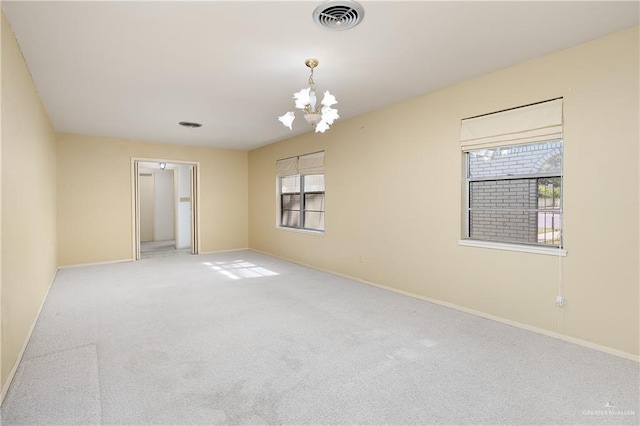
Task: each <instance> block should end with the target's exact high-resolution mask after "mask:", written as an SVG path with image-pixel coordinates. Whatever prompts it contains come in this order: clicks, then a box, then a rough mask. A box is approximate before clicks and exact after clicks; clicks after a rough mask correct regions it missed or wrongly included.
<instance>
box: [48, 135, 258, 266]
mask: <svg viewBox="0 0 640 426" xmlns="http://www.w3.org/2000/svg"><path fill="white" fill-rule="evenodd" d="M131 157H140V158H151V159H165V160H173V161H191V162H199V163H200V236H201V251H202V252H208V251H216V250H228V249H238V248H245V247H247V245H248V235H247V210H248V207H247V205H248V200H247V153H246V152H244V151H234V150H225V149H214V148H201V147H192V146H191V147H190V146H182V145H171V144H158V143H148V142H140V141H131V140H124V139H113V138H104V137H92V136H80V135H71V134H61V135H58V264H59V265H60V266H63V265H74V264H81V263H94V262H107V261H116V260H124V259H131V258H132V257H133V253H132V232H131V228H132V225H131V222H132V220H131Z"/></svg>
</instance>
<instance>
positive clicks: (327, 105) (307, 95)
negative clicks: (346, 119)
mask: <svg viewBox="0 0 640 426" xmlns="http://www.w3.org/2000/svg"><path fill="white" fill-rule="evenodd" d="M304 63H305V65H306V66H307V67H309V69H310V70H311V75H309V87H307V88H305V89H302V90H300V91H299V92H296V93H294V94H293V99H295V105H296V108H298V109H300V110H302V111H304V119H305V120H307V123H309V124H311V125H312V126H313V127H315V129H316V133H317V132H320V133H324V132H325V130H327V129H328V128H329V126H331V125H332V124H333V122H334V121H336V119H338V118H340V116H339V115H338V110H337V109H335V108H331V107H332V106H333V105H335V104H337V103H338V101H336V98H335V96H333V95H332V94H331V93H329V91H328V90H325V92H324V97H323V98H322V102H320V106H317V98H316V84H315V83H314V81H313V69H314V68H315V67H317V66H318V60H317V59H314V58H309V59H307V60H306V61H304ZM295 118H296V115H295V111H289V112H287V113H286V114H284V115H282V116H280V117H278V120H279V121H280V122H282V124H284V125H285V126H286V127H288V128H289V129H291V130H293V129H292V128H291V124H292V123H293V120H294V119H295Z"/></svg>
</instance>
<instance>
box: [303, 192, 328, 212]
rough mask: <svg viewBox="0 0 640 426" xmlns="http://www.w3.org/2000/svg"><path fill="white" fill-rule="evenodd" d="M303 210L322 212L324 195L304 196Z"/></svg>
mask: <svg viewBox="0 0 640 426" xmlns="http://www.w3.org/2000/svg"><path fill="white" fill-rule="evenodd" d="M304 209H305V211H306V210H315V211H324V194H304Z"/></svg>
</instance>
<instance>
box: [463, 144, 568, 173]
mask: <svg viewBox="0 0 640 426" xmlns="http://www.w3.org/2000/svg"><path fill="white" fill-rule="evenodd" d="M561 172H562V141H555V142H543V143H532V144H526V145H514V146H509V147H497V148H488V149H477V150H474V151H470V152H469V177H470V178H484V177H497V176H518V175H531V174H539V173H557V174H560V173H561Z"/></svg>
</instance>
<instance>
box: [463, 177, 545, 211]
mask: <svg viewBox="0 0 640 426" xmlns="http://www.w3.org/2000/svg"><path fill="white" fill-rule="evenodd" d="M469 192H470V193H469V206H470V207H471V208H472V209H475V208H509V209H537V208H538V184H537V179H509V180H485V181H478V182H469Z"/></svg>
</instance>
